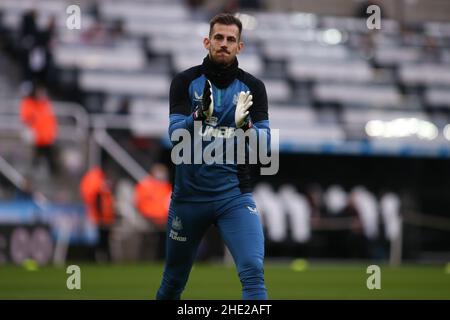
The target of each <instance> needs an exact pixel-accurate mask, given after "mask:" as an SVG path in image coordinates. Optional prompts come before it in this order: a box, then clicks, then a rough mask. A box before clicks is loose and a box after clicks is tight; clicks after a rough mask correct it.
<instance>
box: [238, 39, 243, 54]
mask: <svg viewBox="0 0 450 320" xmlns="http://www.w3.org/2000/svg"><path fill="white" fill-rule="evenodd" d="M242 49H244V42H242V41H239V43H238V49H237V53H239V52H241V50H242Z"/></svg>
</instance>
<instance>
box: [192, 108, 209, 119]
mask: <svg viewBox="0 0 450 320" xmlns="http://www.w3.org/2000/svg"><path fill="white" fill-rule="evenodd" d="M192 118H193V119H194V121H196V120H205V118H206V117H205V114H204V113H203V110H202V108H201V107H197V108H195V110H194V112H193V113H192Z"/></svg>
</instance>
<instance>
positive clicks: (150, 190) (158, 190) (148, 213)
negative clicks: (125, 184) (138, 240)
mask: <svg viewBox="0 0 450 320" xmlns="http://www.w3.org/2000/svg"><path fill="white" fill-rule="evenodd" d="M171 194H172V185H171V184H170V183H169V170H168V169H167V167H166V166H165V165H163V164H159V163H157V164H155V165H153V166H152V167H151V169H150V171H149V175H148V176H146V177H144V178H143V179H142V180H141V181H139V182H138V184H137V185H136V188H135V206H136V208H137V210H138V211H139V213H140V214H141V215H142V216H143V217H145V219H146V220H147V221H148V223H149V230H150V232H148V233H147V234H146V237H144V238H148V239H145V240H148V241H146V243H149V244H152V250H150V251H152V252H151V256H152V258H156V257H157V256H159V255H160V252H161V251H162V250H161V249H162V244H164V243H165V241H164V238H165V233H166V225H167V217H168V214H169V204H170V196H171ZM148 249H149V248H146V247H145V250H148Z"/></svg>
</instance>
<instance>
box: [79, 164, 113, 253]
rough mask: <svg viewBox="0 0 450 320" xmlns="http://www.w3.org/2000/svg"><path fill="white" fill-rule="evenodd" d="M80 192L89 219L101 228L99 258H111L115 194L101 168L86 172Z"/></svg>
mask: <svg viewBox="0 0 450 320" xmlns="http://www.w3.org/2000/svg"><path fill="white" fill-rule="evenodd" d="M80 193H81V196H82V198H83V201H84V203H85V206H86V210H87V214H88V218H89V220H90V221H91V222H92V223H94V224H95V225H96V226H97V227H98V230H99V242H98V247H97V252H96V254H97V258H98V259H101V260H105V259H106V260H111V252H110V247H109V235H110V230H111V226H112V225H113V223H114V220H115V208H114V196H113V193H112V190H111V187H110V184H109V182H108V181H107V179H106V176H105V173H104V172H103V170H102V169H101V168H99V167H93V168H91V169H90V170H89V171H88V172H86V174H85V175H84V176H83V178H82V180H81V183H80Z"/></svg>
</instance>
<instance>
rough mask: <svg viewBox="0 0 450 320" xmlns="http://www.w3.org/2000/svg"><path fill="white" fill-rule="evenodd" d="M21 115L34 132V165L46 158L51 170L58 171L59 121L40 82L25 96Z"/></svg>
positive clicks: (21, 105)
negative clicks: (56, 144) (56, 143)
mask: <svg viewBox="0 0 450 320" xmlns="http://www.w3.org/2000/svg"><path fill="white" fill-rule="evenodd" d="M20 117H21V119H22V121H23V123H24V124H25V125H26V126H27V127H28V128H29V129H30V131H31V133H32V141H33V144H34V155H33V162H32V166H33V167H35V166H36V165H38V164H39V161H40V159H46V160H47V163H48V165H49V169H50V171H51V172H52V173H58V164H57V162H56V160H55V146H54V143H55V139H56V136H57V133H58V122H57V119H56V117H55V115H54V113H53V109H52V105H51V102H50V100H49V98H48V96H47V94H46V91H45V88H44V87H42V86H40V85H38V84H36V85H33V86H32V88H31V92H30V94H29V95H27V96H25V97H24V98H23V99H22V102H21V104H20Z"/></svg>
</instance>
